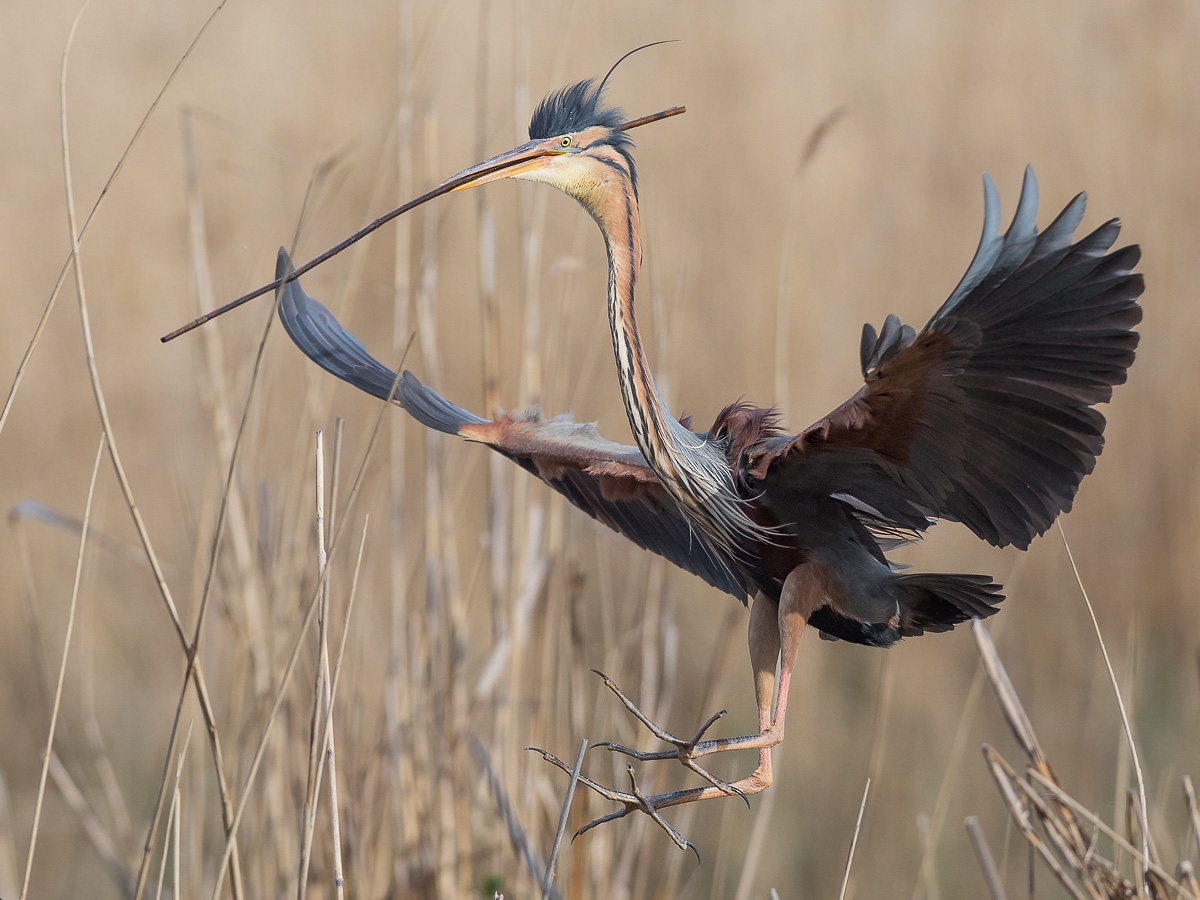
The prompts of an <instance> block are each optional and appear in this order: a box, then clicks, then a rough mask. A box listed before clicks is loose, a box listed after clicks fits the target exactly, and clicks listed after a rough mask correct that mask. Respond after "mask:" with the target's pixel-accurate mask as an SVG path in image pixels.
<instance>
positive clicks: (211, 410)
mask: <svg viewBox="0 0 1200 900" xmlns="http://www.w3.org/2000/svg"><path fill="white" fill-rule="evenodd" d="M193 121H194V115H193V113H192V110H191V108H190V107H188V108H186V109H184V110H183V112H182V113H181V114H180V127H181V130H182V133H183V156H184V172H185V179H186V186H187V208H188V238H189V251H190V255H191V263H192V277H193V285H194V289H195V294H194V296H195V304H194V307H195V308H196V309H197V310H198V311H199V312H203V311H204V310H208V309H212V308H213V307H214V306H216V304H217V300H216V292H215V291H214V289H213V280H212V267H211V265H210V262H209V252H208V228H207V224H206V217H205V210H204V200H203V195H202V194H201V190H200V162H199V158H198V155H197V153H196V139H195V130H194V128H193ZM201 333H202V335H203V337H202V343H203V352H204V359H205V363H206V364H207V372H206V374H205V377H204V378H201V379H198V382H199V385H200V397H201V401H202V402H203V403H204V405H205V406H206V407H207V411H208V415H209V420H210V422H211V426H212V431H213V436H214V437H215V439H216V443H217V454H218V456H217V461H218V465H220V466H222V467H223V468H228V466H229V463H230V460H231V459H232V458H233V451H234V428H233V417H232V415H231V413H230V408H229V399H230V394H231V392H230V390H229V386H228V383H227V379H226V377H225V351H224V344H223V342H222V340H221V331H220V329H218V328H205V329H203V330H202V332H201ZM249 534H250V528H249V523H248V522H247V519H246V512H245V503H244V501H243V499H242V491H241V488H240V486H239V485H238V484H237V482H236V481H234V482H232V483H231V485H230V489H229V537H230V546H231V548H232V550H233V558H234V562H235V564H236V567H237V572H238V576H239V581H240V588H241V590H240V591H239V594H240V597H241V600H242V603H241V605H240V606H231V613H232V614H233V615H238V614H239V612H240V613H241V614H242V615H244V617H245V619H244V625H245V628H246V632H247V639H248V642H249V646H250V649H251V652H252V662H253V667H252V677H253V683H254V692H255V696H257V697H261V696H263V695H264V694H265V693H266V692H267V688H268V684H269V681H270V662H269V660H270V655H269V648H268V646H267V639H266V631H267V626H266V614H265V612H264V609H263V601H262V592H261V588H260V585H259V579H258V572H257V568H256V566H255V560H254V551H253V547H252V545H251V541H250V537H249ZM197 568H198V570H199V569H200V567H197Z"/></svg>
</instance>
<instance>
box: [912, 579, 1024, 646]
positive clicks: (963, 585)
mask: <svg viewBox="0 0 1200 900" xmlns="http://www.w3.org/2000/svg"><path fill="white" fill-rule="evenodd" d="M896 587H897V588H898V590H899V595H900V596H899V599H898V603H899V605H900V629H899V630H900V635H901V636H902V637H913V636H915V635H918V634H923V633H924V632H926V631H949V630H950V629H951V628H953V627H954V626H955V625H956V624H958V623H959V622H965V621H966V620H967V619H984V618H987V617H988V616H990V615H992V614H993V613H994V612H996V611H997V610H998V607H997V606H996V604H997V603H999V602H1000V601H1001V600H1003V599H1004V595H1003V594H1002V593H1000V585H998V584H996V583H995V582H994V581H992V579H991V577H990V576H988V575H946V574H939V573H921V572H915V573H913V574H910V575H898V576H897V577H896Z"/></svg>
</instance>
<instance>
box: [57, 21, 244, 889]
mask: <svg viewBox="0 0 1200 900" xmlns="http://www.w3.org/2000/svg"><path fill="white" fill-rule="evenodd" d="M89 2H90V0H87V2H85V3H84V4H83V5H82V6H81V7H80V9H79V11H78V12H77V13H76V15H75V18H74V20H73V21H72V23H71V29H70V32H69V33H68V36H67V41H66V45H65V46H64V48H63V55H62V66H61V69H60V73H59V129H60V134H61V138H62V164H63V184H64V189H65V193H66V210H67V222H68V227H69V232H70V237H71V259H72V260H73V262H74V266H73V269H74V274H75V290H76V294H77V299H78V306H79V317H80V322H81V325H82V328H83V342H84V348H85V360H86V362H87V368H88V377H89V380H90V382H91V386H92V394H93V397H94V399H95V403H96V410H97V412H98V413H99V415H100V422H101V426H102V428H103V431H104V439H105V443H106V444H107V445H108V451H109V457H110V458H111V460H112V463H113V469H114V470H115V472H116V475H117V481H118V483H119V484H120V487H121V492H122V495H123V497H124V500H125V504H126V506H127V508H128V509H129V513H130V515H131V517H132V518H133V522H134V526H135V528H136V529H137V532H138V537H139V538H140V539H141V542H142V546H143V548H144V549H145V551H146V558H147V560H148V561H149V563H150V567H151V570H152V571H153V573H154V579H155V582H156V584H157V585H158V589H159V593H160V595H161V596H162V598H163V601H164V603H165V604H166V606H167V609H168V611H169V612H170V613H171V617H172V623H173V624H174V625H175V627H176V632H177V635H178V637H179V638H180V640H181V641H183V642H184V645H185V647H186V649H187V652H188V670H187V675H186V677H185V679H184V687H183V690H182V691H181V696H180V703H179V707H178V708H177V711H176V717H175V723H174V725H173V726H172V729H171V741H170V745H169V750H168V753H167V760H168V763H167V766H165V767H164V773H163V775H164V777H163V781H162V784H163V787H162V789H161V790H160V793H159V800H158V804H157V807H156V811H155V815H154V818H153V822H152V824H151V827H150V831H149V835H148V837H147V839H146V846H145V852H144V853H143V857H142V865H141V868H140V870H139V873H138V881H137V889H136V891H135V900H140V897H141V893H142V890H143V888H144V887H145V883H146V876H147V875H148V873H149V865H150V853H151V851H152V849H153V845H154V833H155V831H156V829H157V825H158V822H159V819H160V817H161V814H162V807H163V802H164V800H165V790H166V784H167V779H168V776H169V771H170V769H169V761H170V758H171V756H172V755H173V754H174V751H175V747H176V745H177V738H178V728H179V712H180V711H181V710H182V705H183V699H184V698H185V697H186V695H187V686H188V684H189V683H190V682H191V681H192V680H193V679H194V680H195V682H196V694H197V696H198V698H199V699H200V705H201V709H202V710H203V712H204V716H205V724H206V725H207V727H208V731H209V740H210V744H211V746H212V752H213V764H214V766H215V768H216V770H217V779H218V785H219V787H220V790H221V800H222V809H223V810H226V809H227V808H228V802H229V801H228V792H227V789H226V785H225V774H224V763H223V760H222V756H221V750H220V738H219V733H218V731H217V727H216V722H215V719H214V717H213V714H212V708H211V704H210V703H209V701H208V696H207V690H206V688H205V687H204V679H203V675H202V673H201V670H200V668H199V666H198V665H197V663H196V651H197V649H198V647H199V644H198V637H199V628H200V626H201V625H202V624H203V620H204V610H205V608H206V607H205V602H204V599H202V601H201V608H200V614H199V616H198V617H197V632H196V634H197V640H193V641H192V642H191V643H190V644H189V643H188V642H187V640H186V637H185V635H184V632H183V628H182V623H181V622H180V620H179V615H178V613H177V612H176V609H175V602H174V600H173V599H172V596H171V591H170V588H169V587H168V585H167V582H166V578H165V576H164V575H163V571H162V567H161V565H160V564H159V561H158V556H157V554H156V553H155V552H154V548H153V545H152V543H151V541H150V533H149V531H148V530H147V528H146V524H145V522H144V521H143V519H142V514H141V510H140V509H139V508H138V505H137V503H136V502H135V500H134V498H133V489H132V487H131V486H130V483H129V479H128V477H127V475H126V474H125V468H124V466H123V465H122V464H121V457H120V453H119V451H118V449H117V444H116V438H115V435H114V434H113V428H112V422H111V421H110V419H109V415H108V405H107V402H106V400H105V397H104V390H103V388H102V386H101V383H100V373H99V370H98V368H97V365H96V354H95V348H94V345H93V342H92V329H91V320H90V316H89V313H88V303H87V292H86V290H85V289H84V277H83V263H82V261H81V260H80V257H79V234H80V229H79V225H78V222H77V220H76V215H75V190H74V183H73V179H72V175H71V152H70V141H69V137H68V129H67V63H68V61H69V60H70V56H71V45H72V43H73V42H74V39H75V33H76V30H77V29H78V27H79V22H80V20H81V19H82V17H83V14H84V12H85V11H86V10H87V7H88V3H89ZM231 472H232V467H231ZM223 518H224V516H223V515H222V517H221V520H220V521H223ZM220 534H221V531H220V528H218V532H217V539H216V541H215V542H214V553H213V556H214V559H215V556H216V546H217V545H219V540H220ZM205 599H206V598H205ZM227 827H228V826H227ZM231 878H232V881H233V890H234V898H235V900H240V897H241V887H240V883H239V882H240V876H239V873H238V867H237V865H236V860H235V866H234V869H233V872H232V873H231Z"/></svg>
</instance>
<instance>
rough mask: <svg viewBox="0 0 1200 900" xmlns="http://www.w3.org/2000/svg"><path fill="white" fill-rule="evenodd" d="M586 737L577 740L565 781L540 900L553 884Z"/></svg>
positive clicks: (545, 899)
mask: <svg viewBox="0 0 1200 900" xmlns="http://www.w3.org/2000/svg"><path fill="white" fill-rule="evenodd" d="M587 746H588V742H587V738H584V739H583V740H581V741H580V742H579V752H578V753H576V754H575V765H573V766H572V767H571V780H570V781H568V782H567V796H566V797H564V798H563V805H562V811H561V812H560V813H559V814H558V827H557V828H556V829H555V831H554V843H553V844H551V845H550V858H549V859H548V860H547V861H546V880H545V882H543V884H542V900H550V889H551V887H552V886H553V885H554V870H555V866H556V864H557V862H558V849H559V847H560V846H562V839H563V835H564V834H565V833H566V831H567V818H568V816H569V815H570V813H571V801H572V800H574V799H575V788H576V786H577V785H578V784H579V772H580V770H581V769H583V755H584V754H585V753H587Z"/></svg>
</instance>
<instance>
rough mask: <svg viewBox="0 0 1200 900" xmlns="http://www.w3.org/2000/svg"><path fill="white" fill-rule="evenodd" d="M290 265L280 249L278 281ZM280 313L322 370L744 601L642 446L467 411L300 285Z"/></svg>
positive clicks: (585, 428) (583, 430)
mask: <svg viewBox="0 0 1200 900" xmlns="http://www.w3.org/2000/svg"><path fill="white" fill-rule="evenodd" d="M291 270H292V266H291V262H290V260H289V259H288V256H287V253H286V251H284V250H283V249H280V251H279V261H278V264H277V266H276V270H275V277H276V278H281V277H283V275H284V274H286V273H287V272H290V271H291ZM279 318H280V320H281V321H282V322H283V327H284V329H285V330H286V331H287V333H288V335H289V336H290V337H291V339H292V341H293V342H294V343H295V344H296V346H297V347H299V348H300V350H301V351H302V352H303V353H304V355H305V356H307V357H308V358H309V359H311V360H312V361H313V362H315V363H316V364H317V365H319V366H320V367H321V368H323V369H325V371H327V372H329V373H331V374H333V375H336V376H337V377H338V378H340V379H342V380H343V381H345V382H347V383H348V384H352V385H354V387H356V388H358V389H359V390H361V391H365V392H366V393H368V394H371V395H373V396H375V397H379V398H380V399H391V400H392V401H393V402H395V403H398V404H399V405H400V406H402V407H404V409H405V410H406V411H407V412H408V413H409V415H411V416H412V417H413V418H414V419H416V420H417V421H418V422H420V423H421V424H422V425H424V426H426V427H427V428H432V429H435V430H437V431H441V432H444V433H446V434H457V435H459V436H461V437H464V438H466V439H467V440H470V441H478V442H479V443H482V444H487V445H488V446H490V447H491V448H492V449H494V450H496V451H498V452H500V453H502V454H504V455H505V456H507V457H508V458H509V459H511V460H512V461H513V462H515V463H516V464H517V465H519V466H520V467H521V468H523V469H525V470H526V471H527V472H530V473H531V474H533V475H536V476H537V477H538V478H540V479H541V480H542V481H544V482H545V483H546V484H548V485H549V486H550V487H552V488H554V490H556V491H558V492H559V493H560V494H562V495H563V496H564V497H566V498H567V499H568V500H570V501H571V502H572V503H573V504H575V505H576V506H577V507H579V508H580V509H582V510H583V511H584V512H586V513H587V514H588V515H590V516H591V517H592V518H594V519H597V520H599V521H601V522H603V523H604V524H605V525H607V526H608V527H609V528H612V529H613V530H614V531H619V532H620V533H621V534H623V535H625V537H627V538H629V539H630V540H631V541H633V542H634V543H635V544H637V545H638V546H639V547H643V548H645V549H647V550H650V551H653V552H654V553H657V554H659V555H660V556H663V557H665V558H666V559H668V560H669V561H670V562H672V563H674V564H675V565H677V566H679V567H680V568H682V569H686V570H687V571H689V572H692V573H693V574H695V575H699V576H700V577H701V578H703V579H704V580H705V581H707V582H708V583H709V584H711V585H712V586H713V587H716V588H720V589H721V590H722V591H725V592H726V593H728V594H732V595H733V596H734V597H737V598H738V599H740V600H742V601H745V600H746V588H745V585H744V583H743V581H742V578H741V576H740V575H739V574H738V570H737V567H736V566H735V565H734V564H733V561H732V560H730V559H729V558H728V557H726V556H724V555H722V554H720V553H718V552H717V551H715V550H714V549H713V548H712V547H711V546H710V545H709V544H708V543H707V542H706V541H705V540H704V539H703V537H701V536H700V535H699V534H696V533H695V532H693V531H692V530H691V528H690V527H689V525H688V523H687V521H686V520H685V519H684V518H683V516H682V515H681V514H680V513H679V510H678V508H677V507H676V506H675V502H674V501H673V500H672V499H671V497H670V496H669V495H668V494H667V492H666V491H665V490H664V489H663V487H662V485H661V484H659V481H658V478H657V477H656V476H655V474H654V472H653V471H652V470H651V469H650V467H649V466H648V465H647V464H646V460H645V458H644V457H643V456H642V454H641V451H639V450H638V449H637V448H636V447H629V446H626V445H624V444H618V443H615V442H613V441H609V440H606V439H604V438H602V437H601V436H600V435H599V434H598V433H597V431H596V428H595V426H594V425H590V424H581V423H577V422H573V421H572V420H571V418H570V417H569V416H556V417H554V418H551V419H545V418H543V417H542V416H541V414H540V413H539V412H538V411H537V410H536V409H534V410H530V411H528V412H526V413H523V414H519V415H516V416H507V415H506V416H501V417H500V418H498V419H495V420H494V421H489V420H488V419H484V418H481V417H479V416H477V415H474V414H473V413H470V412H467V411H466V410H465V409H462V408H460V407H458V406H455V405H454V404H453V403H450V402H449V401H448V400H446V399H444V398H443V397H441V396H440V395H439V394H437V393H436V392H435V391H433V390H432V389H430V388H428V387H426V386H425V385H423V384H421V382H420V381H418V380H417V378H416V376H414V375H413V374H412V373H411V372H407V371H406V372H405V373H404V374H403V375H401V376H400V377H399V379H397V377H396V373H395V372H394V371H392V370H391V369H389V368H388V367H387V366H385V365H383V363H381V362H379V361H378V360H376V359H375V358H374V357H372V356H371V355H370V354H369V353H368V352H367V350H366V348H365V347H363V345H362V343H361V342H360V341H359V340H358V339H357V338H356V337H355V336H354V335H352V334H351V333H350V332H348V331H346V329H344V328H343V327H342V326H341V325H340V324H339V323H338V321H337V319H335V318H334V317H333V315H332V313H330V312H329V310H328V309H326V308H325V307H324V306H322V305H321V304H320V303H318V302H317V301H316V300H314V299H312V298H311V297H309V296H308V295H307V294H306V293H305V292H304V291H303V290H302V289H301V287H300V283H299V282H298V281H291V282H288V284H287V285H286V286H285V287H284V291H283V299H282V300H281V301H280V304H279Z"/></svg>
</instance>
